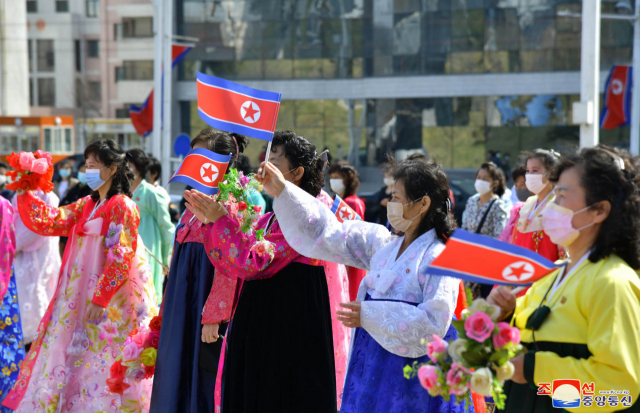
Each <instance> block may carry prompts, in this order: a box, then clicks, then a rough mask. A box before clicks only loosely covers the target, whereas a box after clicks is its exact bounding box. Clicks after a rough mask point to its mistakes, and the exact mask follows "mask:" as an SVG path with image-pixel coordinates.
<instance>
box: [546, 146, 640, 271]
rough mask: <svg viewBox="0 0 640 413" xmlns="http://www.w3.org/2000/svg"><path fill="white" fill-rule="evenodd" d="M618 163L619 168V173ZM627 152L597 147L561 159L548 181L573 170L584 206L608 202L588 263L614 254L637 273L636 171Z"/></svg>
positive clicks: (639, 209)
mask: <svg viewBox="0 0 640 413" xmlns="http://www.w3.org/2000/svg"><path fill="white" fill-rule="evenodd" d="M620 162H622V166H623V168H622V169H621V165H620ZM639 166H640V165H638V159H634V158H632V157H631V155H629V153H628V152H627V151H623V150H619V149H615V148H611V147H608V146H605V145H598V146H596V147H594V148H584V149H582V150H580V152H577V153H573V154H570V155H566V156H563V157H562V158H561V159H560V162H559V164H558V166H557V167H556V168H555V170H554V171H553V173H552V174H551V176H550V178H549V180H550V181H551V182H553V183H557V182H558V180H559V179H560V175H562V173H563V172H565V171H566V170H568V169H571V168H576V171H577V172H578V173H579V174H580V186H581V187H582V188H583V189H584V191H585V198H586V199H585V201H586V204H587V205H589V206H591V205H594V204H596V203H598V202H600V201H609V203H610V204H611V211H610V212H609V216H608V217H607V219H605V220H604V222H603V223H602V226H601V227H600V233H598V236H597V238H596V240H595V243H594V244H593V248H592V250H591V253H590V254H589V261H591V262H598V261H600V260H601V259H603V258H605V257H608V256H609V255H611V254H612V253H615V254H617V255H618V256H619V257H620V258H622V259H623V260H624V261H625V262H626V263H627V264H628V265H629V266H630V267H631V268H633V269H634V270H636V271H637V270H638V269H640V173H639V172H640V170H639Z"/></svg>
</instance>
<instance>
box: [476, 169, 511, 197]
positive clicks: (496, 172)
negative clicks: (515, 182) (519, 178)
mask: <svg viewBox="0 0 640 413" xmlns="http://www.w3.org/2000/svg"><path fill="white" fill-rule="evenodd" d="M481 169H484V170H485V171H487V173H488V174H489V176H491V181H492V182H493V181H498V185H497V186H496V187H495V188H494V189H493V193H494V194H496V195H498V196H499V197H502V195H504V191H505V188H506V187H507V181H506V179H505V177H504V172H502V170H501V169H500V168H498V165H496V164H495V163H493V162H485V163H483V164H482V165H480V169H478V172H480V170H481ZM478 172H476V178H477V177H478Z"/></svg>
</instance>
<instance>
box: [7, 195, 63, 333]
mask: <svg viewBox="0 0 640 413" xmlns="http://www.w3.org/2000/svg"><path fill="white" fill-rule="evenodd" d="M34 194H35V195H36V196H37V197H38V198H40V199H42V200H43V201H44V203H46V204H47V205H49V206H51V207H54V208H57V207H58V203H59V201H60V200H59V199H58V196H57V195H56V194H54V193H53V192H49V193H47V194H45V193H44V192H42V191H40V190H38V191H36V192H34ZM17 198H18V196H17V195H14V196H13V199H12V201H11V204H12V205H13V210H14V211H18V201H17ZM13 224H14V226H15V228H16V255H15V258H14V260H13V269H14V274H15V275H16V284H17V286H18V297H19V298H20V299H19V302H20V315H21V316H22V333H23V335H24V343H25V345H29V344H31V342H32V341H33V340H35V338H36V334H37V331H38V325H40V320H41V319H42V316H43V315H44V313H45V311H47V307H48V306H49V301H51V298H52V297H53V294H54V293H55V292H56V285H57V283H58V274H59V273H60V248H59V246H58V245H59V243H60V237H46V236H42V235H39V234H36V233H35V232H33V231H31V230H30V229H29V228H27V227H26V226H25V225H24V223H23V222H22V218H20V214H18V213H15V214H13Z"/></svg>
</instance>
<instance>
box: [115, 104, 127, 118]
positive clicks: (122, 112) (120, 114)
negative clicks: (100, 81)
mask: <svg viewBox="0 0 640 413" xmlns="http://www.w3.org/2000/svg"><path fill="white" fill-rule="evenodd" d="M130 106H131V105H129V104H126V105H124V106H123V107H121V108H116V118H117V119H127V118H128V117H129V108H130Z"/></svg>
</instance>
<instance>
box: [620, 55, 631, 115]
mask: <svg viewBox="0 0 640 413" xmlns="http://www.w3.org/2000/svg"><path fill="white" fill-rule="evenodd" d="M625 86H626V89H625V90H624V125H622V126H626V125H629V124H630V123H631V90H632V87H633V66H629V67H628V68H627V82H626V84H625Z"/></svg>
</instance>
